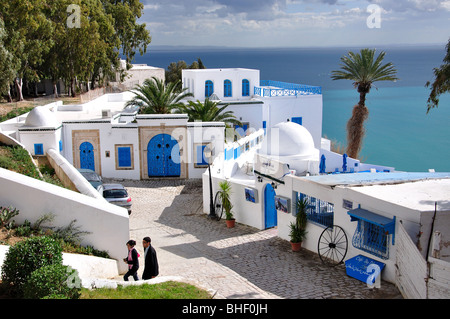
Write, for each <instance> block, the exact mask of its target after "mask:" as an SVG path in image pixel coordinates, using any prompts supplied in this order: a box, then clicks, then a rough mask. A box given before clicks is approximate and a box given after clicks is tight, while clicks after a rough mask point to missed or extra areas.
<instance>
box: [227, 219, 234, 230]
mask: <svg viewBox="0 0 450 319" xmlns="http://www.w3.org/2000/svg"><path fill="white" fill-rule="evenodd" d="M225 221H226V223H227V227H228V228H233V227H234V224H235V220H234V219H226V220H225Z"/></svg>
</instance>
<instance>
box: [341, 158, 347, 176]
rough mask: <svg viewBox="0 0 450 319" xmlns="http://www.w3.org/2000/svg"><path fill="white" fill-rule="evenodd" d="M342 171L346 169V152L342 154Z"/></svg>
mask: <svg viewBox="0 0 450 319" xmlns="http://www.w3.org/2000/svg"><path fill="white" fill-rule="evenodd" d="M342 171H343V172H345V171H347V154H344V155H343V156H342Z"/></svg>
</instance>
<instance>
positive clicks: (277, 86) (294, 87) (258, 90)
mask: <svg viewBox="0 0 450 319" xmlns="http://www.w3.org/2000/svg"><path fill="white" fill-rule="evenodd" d="M316 94H322V87H320V86H311V85H303V84H295V83H286V82H280V81H271V80H268V81H267V80H263V81H260V86H255V89H254V95H258V96H262V97H277V96H298V95H316Z"/></svg>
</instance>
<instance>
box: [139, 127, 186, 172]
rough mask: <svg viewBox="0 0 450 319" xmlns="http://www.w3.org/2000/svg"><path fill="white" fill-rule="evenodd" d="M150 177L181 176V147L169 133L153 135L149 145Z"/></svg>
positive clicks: (148, 164) (148, 162) (148, 163)
mask: <svg viewBox="0 0 450 319" xmlns="http://www.w3.org/2000/svg"><path fill="white" fill-rule="evenodd" d="M147 166H148V176H149V177H164V176H180V172H181V169H180V168H181V165H180V147H179V145H178V142H177V141H176V140H175V139H174V138H173V137H172V136H170V135H168V134H159V135H156V136H155V137H153V138H152V139H151V140H150V142H148V145H147Z"/></svg>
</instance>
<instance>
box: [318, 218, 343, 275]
mask: <svg viewBox="0 0 450 319" xmlns="http://www.w3.org/2000/svg"><path fill="white" fill-rule="evenodd" d="M347 249H348V240H347V235H346V234H345V231H344V229H342V227H340V226H336V225H333V226H329V227H327V228H325V230H324V231H323V232H322V234H321V235H320V237H319V243H318V245H317V250H318V253H319V257H320V260H322V262H323V263H324V264H327V265H328V266H332V267H334V266H336V265H339V264H340V263H342V262H343V261H344V258H345V255H346V254H347Z"/></svg>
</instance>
